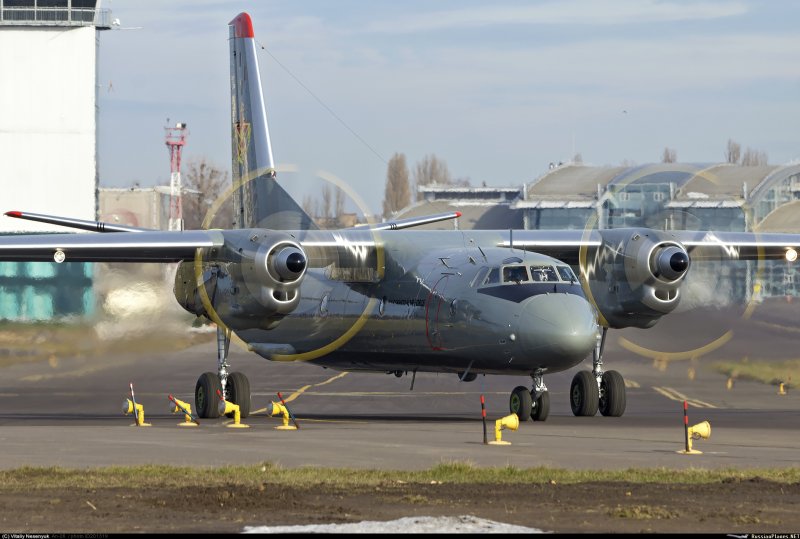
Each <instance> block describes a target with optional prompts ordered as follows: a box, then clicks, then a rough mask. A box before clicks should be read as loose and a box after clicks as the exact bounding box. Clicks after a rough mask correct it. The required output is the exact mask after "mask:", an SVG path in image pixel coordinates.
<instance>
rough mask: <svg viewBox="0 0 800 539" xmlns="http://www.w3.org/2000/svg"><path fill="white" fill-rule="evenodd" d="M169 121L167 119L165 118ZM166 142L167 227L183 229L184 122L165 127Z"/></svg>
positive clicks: (186, 133) (185, 132)
mask: <svg viewBox="0 0 800 539" xmlns="http://www.w3.org/2000/svg"><path fill="white" fill-rule="evenodd" d="M167 122H169V120H167ZM164 131H166V137H165V139H166V144H167V149H168V150H169V166H170V172H171V174H170V177H169V229H170V230H183V201H182V198H181V150H183V147H184V146H185V145H186V136H187V135H188V134H189V132H188V131H187V130H186V124H185V123H180V122H179V123H177V124H175V127H165V128H164Z"/></svg>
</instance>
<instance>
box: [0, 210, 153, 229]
mask: <svg viewBox="0 0 800 539" xmlns="http://www.w3.org/2000/svg"><path fill="white" fill-rule="evenodd" d="M6 215H7V216H8V217H13V218H15V219H25V220H26V221H38V222H40V223H47V224H49V225H58V226H65V227H68V228H76V229H78V230H88V231H89V232H147V231H148V230H150V231H152V229H148V228H139V227H135V226H125V225H114V224H111V223H104V222H102V221H85V220H83V219H73V218H71V217H57V216H55V215H43V214H41V213H29V212H25V211H7V212H6Z"/></svg>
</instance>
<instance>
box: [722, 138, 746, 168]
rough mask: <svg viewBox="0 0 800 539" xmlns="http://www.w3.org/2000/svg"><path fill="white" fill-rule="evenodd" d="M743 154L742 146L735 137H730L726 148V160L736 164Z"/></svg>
mask: <svg viewBox="0 0 800 539" xmlns="http://www.w3.org/2000/svg"><path fill="white" fill-rule="evenodd" d="M741 154H742V147H741V146H740V145H739V143H738V142H736V141H734V140H733V139H728V147H727V148H726V150H725V162H726V163H730V164H732V165H735V164H736V163H738V162H739V157H740V156H741Z"/></svg>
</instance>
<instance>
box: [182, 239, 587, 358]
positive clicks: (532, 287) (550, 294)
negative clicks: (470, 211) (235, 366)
mask: <svg viewBox="0 0 800 539" xmlns="http://www.w3.org/2000/svg"><path fill="white" fill-rule="evenodd" d="M242 233H243V234H242V237H241V238H240V239H233V240H231V239H230V235H228V237H227V238H228V239H227V241H226V246H227V248H226V250H225V251H226V255H225V256H223V257H221V258H222V259H227V261H222V260H219V257H217V260H218V262H214V261H213V260H214V255H213V254H212V253H208V254H207V255H206V256H207V257H208V258H207V259H205V262H208V263H210V264H212V265H214V264H216V268H217V269H215V270H214V271H215V274H214V275H213V277H211V276H209V277H208V278H207V279H206V282H209V281H213V285H211V286H209V285H207V287H206V289H207V292H208V301H209V302H210V303H211V305H212V306H213V314H214V315H216V316H218V317H219V319H220V320H221V321H222V322H223V323H224V324H225V325H227V326H229V327H230V328H232V329H233V330H234V331H236V334H237V335H238V336H239V337H240V338H241V339H242V340H244V341H245V342H246V343H248V344H249V345H250V347H251V350H253V351H254V352H256V353H259V354H260V355H262V356H264V357H266V358H268V359H275V360H279V361H280V360H284V361H292V360H306V361H312V362H314V363H316V364H319V365H322V366H326V367H332V368H335V369H342V370H369V371H386V372H397V371H401V372H410V371H414V370H417V371H430V372H456V373H464V372H467V373H468V374H469V373H472V374H479V373H496V374H501V373H502V374H530V373H533V372H535V371H537V370H540V369H541V370H542V371H546V372H555V371H561V370H565V369H569V368H571V367H572V366H574V365H576V364H577V363H580V362H581V361H582V360H583V359H584V358H585V357H586V356H587V355H588V354H590V353H591V351H592V350H593V349H594V347H595V345H596V335H597V330H598V328H597V317H596V313H595V311H594V309H593V308H592V306H591V304H590V303H589V302H588V301H587V300H586V298H585V296H584V291H583V289H582V286H581V284H580V282H579V281H578V279H577V278H576V277H575V275H574V273H572V270H571V269H570V268H569V267H568V266H567V265H566V264H564V263H563V262H560V261H558V260H556V259H554V258H551V257H548V256H545V255H541V254H537V253H530V252H528V253H526V252H524V251H520V250H517V251H509V249H507V248H499V247H495V246H494V245H495V243H494V241H495V240H489V239H488V238H481V237H480V235H477V236H476V235H475V234H474V233H473V232H470V233H469V234H467V233H465V232H461V231H403V232H384V233H382V234H381V235H380V238H379V242H378V243H379V244H380V245H381V246H382V248H380V249H378V250H374V249H373V250H369V249H366V248H361V247H359V241H358V240H359V239H360V238H363V236H364V234H365V233H364V232H361V231H359V232H358V233H354V234H350V235H348V236H344V235H342V236H341V237H339V238H338V240H337V241H338V242H339V243H340V244H341V246H342V248H341V249H340V251H341V253H342V254H341V256H340V257H339V258H338V259H336V260H332V261H324V262H321V263H320V262H317V264H316V265H315V264H313V263H312V264H311V267H309V269H308V271H307V272H306V274H305V276H304V278H303V280H302V283H301V284H299V286H298V288H297V290H298V293H299V302H297V304H296V307H295V308H293V309H292V310H291V312H289V313H288V314H285V315H283V316H280V317H278V318H275V317H272V318H268V319H267V320H264V319H258V318H257V317H255V316H254V313H256V312H257V311H258V309H255V308H253V307H252V303H254V302H258V297H259V295H260V292H259V291H258V288H259V286H260V283H259V282H257V279H256V277H254V274H253V273H252V272H250V271H248V267H247V264H248V262H247V260H249V257H248V247H247V244H248V243H250V244H252V243H257V241H253V238H254V237H256V234H249V235H248V234H247V233H245V231H242ZM309 234H311V235H313V233H304V234H303V236H304V237H303V238H302V241H300V243H303V245H304V246H309V247H308V248H307V252H308V253H309V258H310V260H311V261H312V262H313V261H314V254H313V248H314V241H313V237H312V238H309V237H308V236H309ZM367 234H369V233H367ZM299 235H300V234H299V233H298V236H299ZM290 236H292V234H290ZM245 237H247V238H248V239H247V240H245V239H244V238H245ZM241 243H243V244H244V247H243V246H242V245H241ZM227 244H229V245H227ZM453 245H458V247H445V246H453ZM249 249H250V251H253V250H254V247H249ZM237 256H242V257H244V260H243V261H237V260H236V258H237ZM325 262H330V263H329V264H326V263H325ZM369 269H372V271H367V270H369ZM204 271H205V272H206V274H208V268H205V269H204ZM176 293H178V292H176ZM178 294H179V293H178ZM179 295H180V294H179ZM179 300H180V298H179ZM243 304H247V307H246V308H243ZM239 313H246V315H245V316H241V315H240V314H239ZM210 318H212V319H213V318H214V316H210Z"/></svg>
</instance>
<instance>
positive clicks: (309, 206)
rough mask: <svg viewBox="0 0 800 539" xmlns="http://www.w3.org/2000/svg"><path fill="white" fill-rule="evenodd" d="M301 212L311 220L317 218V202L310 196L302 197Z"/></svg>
mask: <svg viewBox="0 0 800 539" xmlns="http://www.w3.org/2000/svg"><path fill="white" fill-rule="evenodd" d="M302 208H303V211H304V212H306V214H307V215H308V216H309V217H311V218H312V219H317V218H318V217H319V200H317V199H316V198H314V197H313V196H312V195H310V194H306V195H303V204H302Z"/></svg>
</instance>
